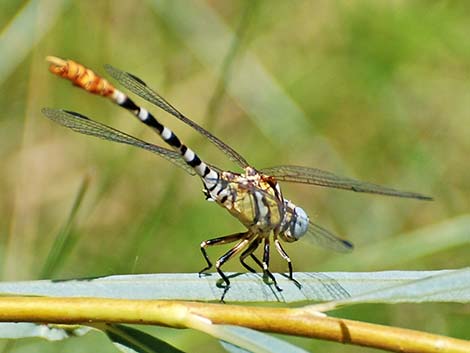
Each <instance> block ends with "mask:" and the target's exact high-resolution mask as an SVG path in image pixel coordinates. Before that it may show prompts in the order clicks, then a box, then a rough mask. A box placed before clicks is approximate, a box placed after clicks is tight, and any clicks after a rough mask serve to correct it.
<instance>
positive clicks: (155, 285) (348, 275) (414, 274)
mask: <svg viewBox="0 0 470 353" xmlns="http://www.w3.org/2000/svg"><path fill="white" fill-rule="evenodd" d="M468 271H469V270H468V269H464V270H462V271H461V272H459V271H455V270H441V271H384V272H326V273H318V272H311V273H295V274H294V277H295V278H296V279H297V281H299V282H300V283H301V285H302V287H301V288H300V289H299V288H298V287H297V286H296V285H295V284H294V283H293V282H292V281H290V280H289V279H288V278H286V276H284V275H280V274H275V277H276V280H277V281H278V284H279V286H280V287H281V288H282V289H283V291H282V292H279V291H277V290H276V289H275V288H274V287H273V286H271V285H268V284H266V283H264V282H263V280H262V277H261V276H260V275H258V274H252V273H247V274H233V273H232V274H230V273H227V275H229V276H230V280H231V287H230V289H229V291H228V292H227V294H226V296H225V300H226V301H227V302H284V303H294V302H305V301H332V300H335V301H342V300H348V299H349V298H350V297H351V298H352V297H359V296H362V295H365V294H367V295H365V296H364V297H360V299H358V301H357V302H360V301H361V300H363V301H365V302H380V303H395V302H397V301H408V302H436V301H438V302H459V303H464V302H465V303H466V302H470V278H469V277H470V273H469V272H468ZM437 275H439V276H438V277H436V278H441V279H440V281H441V282H440V283H439V282H437V283H439V285H442V286H445V287H443V288H445V289H443V290H438V289H439V287H437V288H436V287H435V286H434V284H433V283H434V282H431V281H430V282H426V281H423V283H424V285H420V286H418V287H416V285H415V284H413V283H416V281H420V280H424V279H426V278H429V277H431V276H437ZM457 279H458V280H457ZM464 279H465V281H464ZM438 281H439V280H438ZM219 282H220V278H219V277H218V276H217V275H211V276H206V277H202V278H199V276H198V274H195V273H194V274H176V273H172V274H149V275H122V276H108V277H101V278H90V279H76V280H61V281H58V280H57V281H48V280H43V281H29V282H28V281H25V282H0V294H3V295H40V296H54V297H58V296H61V297H98V298H121V299H169V300H201V301H217V302H218V301H219V300H220V297H221V296H222V294H223V292H224V289H223V288H220V287H218V283H219ZM407 283H411V286H415V287H413V288H415V289H414V291H413V292H409V293H408V294H406V295H405V296H402V297H397V295H400V293H399V292H396V294H395V295H391V294H384V295H382V294H381V293H382V292H383V291H387V290H389V288H391V287H392V286H397V285H406V284H407ZM426 283H428V284H426ZM430 286H432V287H430ZM405 293H406V292H405Z"/></svg>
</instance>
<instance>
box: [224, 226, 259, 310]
mask: <svg viewBox="0 0 470 353" xmlns="http://www.w3.org/2000/svg"><path fill="white" fill-rule="evenodd" d="M245 234H246V233H244V235H245ZM252 237H253V235H250V234H249V235H247V237H246V238H245V239H243V240H241V241H240V242H238V244H237V245H235V246H234V247H233V248H231V249H230V250H229V251H227V252H226V253H225V254H223V255H222V256H221V257H219V259H218V260H217V261H216V263H215V269H216V270H217V273H218V274H219V275H220V277H222V280H223V281H224V282H225V289H224V293H223V294H222V297H221V298H220V301H221V302H222V303H223V302H224V297H225V294H227V292H228V289H229V288H230V280H229V279H228V277H227V276H226V275H225V273H223V271H222V269H221V267H222V265H223V264H224V263H226V262H227V261H228V260H230V259H231V258H233V257H234V256H235V255H237V254H238V253H239V252H240V251H242V250H243V249H244V248H246V246H247V245H248V244H249V243H250V241H251V239H252Z"/></svg>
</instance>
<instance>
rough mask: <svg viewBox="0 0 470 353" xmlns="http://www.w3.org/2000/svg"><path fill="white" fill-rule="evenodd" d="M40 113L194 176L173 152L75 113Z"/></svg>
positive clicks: (60, 111) (53, 110)
mask: <svg viewBox="0 0 470 353" xmlns="http://www.w3.org/2000/svg"><path fill="white" fill-rule="evenodd" d="M41 111H42V113H43V114H44V115H45V116H46V117H47V118H49V119H51V120H52V121H54V122H56V123H58V124H60V125H63V126H65V127H68V128H69V129H71V130H73V131H75V132H79V133H81V134H84V135H91V136H95V137H98V138H101V139H104V140H108V141H114V142H118V143H124V144H127V145H131V146H135V147H139V148H142V149H144V150H147V151H150V152H153V153H155V154H158V155H159V156H161V157H163V158H165V159H166V160H168V161H170V162H172V163H173V164H175V165H177V166H178V167H181V168H183V169H184V170H185V171H186V172H188V173H189V174H191V175H195V174H196V173H195V172H194V170H193V169H192V168H191V167H190V166H188V165H187V164H186V163H185V161H184V160H183V158H182V157H181V155H180V154H179V153H177V152H175V151H172V150H169V149H166V148H163V147H160V146H156V145H153V144H151V143H148V142H145V141H142V140H140V139H138V138H136V137H133V136H131V135H128V134H126V133H124V132H122V131H119V130H116V129H113V128H112V127H109V126H107V125H104V124H101V123H98V122H97V121H94V120H92V119H90V118H87V117H86V116H83V115H81V114H78V113H75V112H70V111H66V110H58V109H51V108H43V109H42V110H41Z"/></svg>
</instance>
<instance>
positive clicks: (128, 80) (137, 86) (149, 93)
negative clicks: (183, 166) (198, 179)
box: [105, 65, 248, 168]
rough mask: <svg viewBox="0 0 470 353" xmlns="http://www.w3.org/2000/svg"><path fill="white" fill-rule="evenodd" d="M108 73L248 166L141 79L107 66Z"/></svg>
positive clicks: (243, 165) (231, 150)
mask: <svg viewBox="0 0 470 353" xmlns="http://www.w3.org/2000/svg"><path fill="white" fill-rule="evenodd" d="M105 69H106V71H107V72H108V73H109V74H110V75H111V76H112V77H113V78H114V79H116V80H117V81H119V83H121V84H122V85H123V86H124V87H126V88H127V89H129V90H130V91H131V92H133V93H135V94H136V95H138V96H139V97H141V98H143V99H145V100H146V101H148V102H150V103H152V104H155V105H156V106H157V107H160V108H161V109H163V110H164V111H166V112H167V113H170V114H171V115H173V116H174V117H176V118H178V119H179V120H181V121H182V122H184V123H185V124H187V125H189V126H191V127H192V128H193V129H195V130H196V131H197V132H199V133H200V134H201V135H203V136H204V137H206V138H207V139H208V140H209V141H211V142H212V143H213V144H214V145H215V146H217V148H218V149H220V150H221V151H222V152H223V153H225V154H226V155H227V156H228V158H229V159H230V160H232V161H234V162H235V163H237V164H238V165H239V166H240V167H242V168H245V167H247V166H248V162H247V161H246V160H245V158H243V156H241V155H240V154H239V153H238V152H237V151H235V150H234V149H233V148H231V147H230V146H228V145H226V144H225V143H224V142H222V141H221V140H219V139H218V138H217V137H215V136H214V135H212V134H211V133H210V132H209V131H207V130H205V129H204V128H203V127H201V126H200V125H198V124H196V123H195V122H194V121H192V120H190V119H188V118H187V117H186V116H184V115H183V114H182V113H180V112H179V111H178V110H177V109H176V108H175V107H173V106H172V105H171V104H170V103H168V102H167V101H166V100H165V99H164V98H163V97H162V96H160V95H159V94H158V93H157V92H155V91H154V90H152V89H151V88H150V87H149V86H147V84H146V83H145V82H144V81H142V80H141V79H140V78H138V77H136V76H134V75H132V74H130V73H128V72H125V71H121V70H119V69H117V68H115V67H113V66H111V65H105Z"/></svg>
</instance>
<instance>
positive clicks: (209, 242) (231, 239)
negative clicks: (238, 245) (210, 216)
mask: <svg viewBox="0 0 470 353" xmlns="http://www.w3.org/2000/svg"><path fill="white" fill-rule="evenodd" d="M246 234H247V232H243V233H235V234H230V235H226V236H223V237H218V238H213V239H209V240H204V241H203V242H202V243H201V252H202V255H203V256H204V259H205V260H206V262H207V266H206V267H204V268H203V269H202V270H201V271H199V276H201V275H202V274H203V273H204V272H206V271H207V270H209V269H211V268H212V262H211V260H210V259H209V256H208V255H207V251H206V248H207V247H209V246H213V245H223V244H228V243H233V242H234V241H237V240H240V239H241V238H243V237H244V236H245V235H246Z"/></svg>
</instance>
